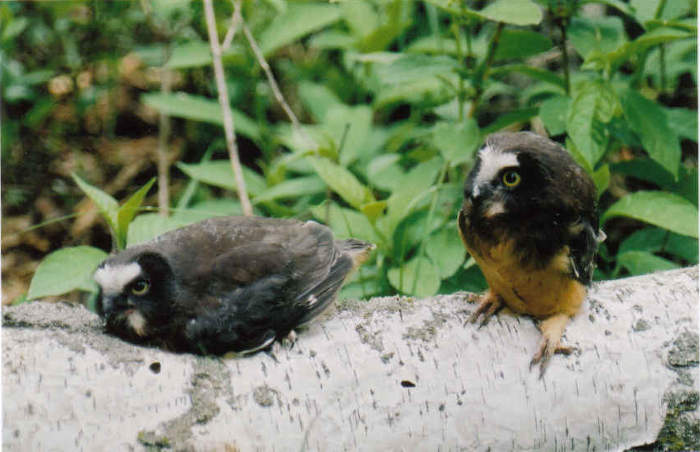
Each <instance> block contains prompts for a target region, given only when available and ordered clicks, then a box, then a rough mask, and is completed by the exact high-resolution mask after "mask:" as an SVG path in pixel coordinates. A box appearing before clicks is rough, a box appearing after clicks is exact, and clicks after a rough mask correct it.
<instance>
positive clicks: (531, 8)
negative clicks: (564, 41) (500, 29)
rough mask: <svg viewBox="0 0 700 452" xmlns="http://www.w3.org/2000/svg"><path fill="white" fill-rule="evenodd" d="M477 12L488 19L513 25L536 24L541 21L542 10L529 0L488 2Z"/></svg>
mask: <svg viewBox="0 0 700 452" xmlns="http://www.w3.org/2000/svg"><path fill="white" fill-rule="evenodd" d="M478 14H479V15H480V16H482V17H485V18H486V19H489V20H493V21H496V22H503V23H507V24H513V25H537V24H539V23H540V22H541V21H542V10H540V7H539V6H537V4H536V3H535V2H533V1H531V0H496V1H493V2H488V3H487V5H486V7H485V8H484V9H482V10H481V11H479V12H478Z"/></svg>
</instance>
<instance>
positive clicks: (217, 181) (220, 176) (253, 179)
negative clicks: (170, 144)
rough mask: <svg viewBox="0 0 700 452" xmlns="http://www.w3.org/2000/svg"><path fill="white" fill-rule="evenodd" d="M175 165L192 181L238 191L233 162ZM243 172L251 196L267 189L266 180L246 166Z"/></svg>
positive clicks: (217, 161) (218, 161)
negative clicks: (232, 166)
mask: <svg viewBox="0 0 700 452" xmlns="http://www.w3.org/2000/svg"><path fill="white" fill-rule="evenodd" d="M175 165H176V166H177V167H178V168H180V169H181V170H182V172H184V173H185V174H187V175H188V176H190V177H191V178H192V179H196V180H198V181H200V182H204V183H205V184H209V185H214V186H215V187H221V188H225V189H227V190H231V191H233V192H237V191H238V187H237V186H236V178H235V177H234V176H233V169H232V168H231V162H229V161H228V160H214V161H211V162H202V163H191V164H190V163H182V162H178V163H176V164H175ZM242 171H243V180H244V181H245V186H246V190H247V191H248V193H249V194H250V195H251V196H253V197H255V196H257V195H258V194H259V193H261V192H262V191H263V190H264V189H265V187H266V184H265V179H263V178H262V176H260V175H259V174H258V173H256V172H255V171H253V170H251V169H249V168H248V167H246V166H243V167H242Z"/></svg>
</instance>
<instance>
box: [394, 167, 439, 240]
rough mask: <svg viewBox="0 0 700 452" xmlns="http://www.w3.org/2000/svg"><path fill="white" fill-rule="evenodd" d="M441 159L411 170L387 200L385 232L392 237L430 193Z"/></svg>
mask: <svg viewBox="0 0 700 452" xmlns="http://www.w3.org/2000/svg"><path fill="white" fill-rule="evenodd" d="M443 163H444V162H443V161H442V159H441V158H439V157H436V158H433V159H432V160H429V161H427V162H423V163H421V164H420V165H417V166H416V167H414V168H412V169H411V170H410V171H409V172H408V173H406V174H405V175H404V176H403V177H402V178H401V179H400V180H401V183H400V184H398V185H397V187H396V190H395V191H394V192H392V193H391V196H389V198H388V199H387V217H386V224H385V228H386V232H387V235H392V234H393V232H394V230H395V229H396V227H397V226H398V225H399V223H400V222H401V220H403V219H404V218H405V217H406V216H407V215H409V214H410V213H411V212H412V211H413V209H415V208H416V207H417V206H418V204H419V203H420V202H422V201H424V200H425V196H426V195H428V194H429V193H431V192H432V191H431V187H432V186H433V184H434V183H435V179H436V178H437V175H438V173H439V172H440V169H441V167H442V165H443Z"/></svg>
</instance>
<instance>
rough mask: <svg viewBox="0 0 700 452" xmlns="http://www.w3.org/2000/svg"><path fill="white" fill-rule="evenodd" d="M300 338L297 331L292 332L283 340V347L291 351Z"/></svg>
mask: <svg viewBox="0 0 700 452" xmlns="http://www.w3.org/2000/svg"><path fill="white" fill-rule="evenodd" d="M298 337H299V335H298V334H297V333H296V331H294V330H290V331H289V334H287V336H286V337H285V338H284V339H282V345H284V346H286V347H287V348H289V349H290V350H291V349H292V348H294V346H295V345H296V343H297V338H298Z"/></svg>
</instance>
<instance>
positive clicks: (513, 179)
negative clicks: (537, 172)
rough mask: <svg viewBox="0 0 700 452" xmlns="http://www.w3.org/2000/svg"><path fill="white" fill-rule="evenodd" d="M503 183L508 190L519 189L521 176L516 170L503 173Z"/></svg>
mask: <svg viewBox="0 0 700 452" xmlns="http://www.w3.org/2000/svg"><path fill="white" fill-rule="evenodd" d="M501 181H502V182H503V185H505V186H506V187H508V188H513V187H517V186H518V184H519V183H520V174H519V173H518V172H517V171H514V170H510V171H506V172H505V173H503V177H502V178H501Z"/></svg>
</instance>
